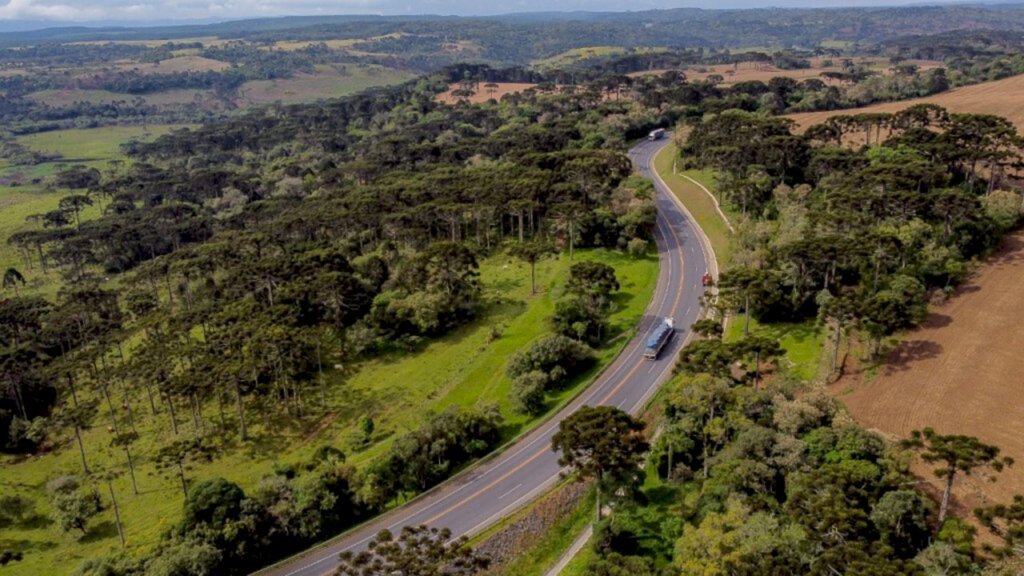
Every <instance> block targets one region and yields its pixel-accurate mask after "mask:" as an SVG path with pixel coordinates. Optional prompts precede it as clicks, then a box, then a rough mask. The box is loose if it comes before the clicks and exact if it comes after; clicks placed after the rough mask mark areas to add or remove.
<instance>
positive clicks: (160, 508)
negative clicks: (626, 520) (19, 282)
mask: <svg viewBox="0 0 1024 576" xmlns="http://www.w3.org/2000/svg"><path fill="white" fill-rule="evenodd" d="M577 254H578V259H579V260H584V259H588V260H590V259H594V260H601V261H604V262H607V263H609V264H611V265H613V266H614V267H615V268H616V271H617V275H618V277H619V280H620V283H621V285H622V291H621V293H620V294H619V295H618V296H617V297H616V299H615V302H616V306H617V308H616V310H615V312H614V313H613V315H612V317H611V326H612V330H611V332H612V333H613V334H618V336H617V337H615V338H613V341H611V342H610V343H609V344H608V345H607V346H605V347H604V348H603V349H601V350H599V351H598V356H599V359H600V362H599V366H598V367H597V368H595V369H594V370H592V371H591V372H590V373H589V374H588V375H586V376H584V377H581V378H579V379H577V380H576V381H575V382H574V383H573V385H572V386H570V387H569V388H567V389H566V390H564V391H563V392H561V393H560V394H558V395H556V396H554V397H552V398H550V400H549V407H550V408H552V409H553V408H554V407H556V406H558V405H559V404H561V403H563V402H565V401H567V399H569V398H570V397H571V396H573V395H574V394H576V393H578V392H579V391H580V390H581V389H582V388H583V387H584V386H585V385H586V383H587V382H588V381H589V378H590V377H591V376H592V375H593V374H594V373H595V372H596V371H597V370H598V369H599V368H600V366H604V365H606V364H607V363H608V362H609V361H610V360H612V359H613V358H614V357H615V356H616V354H617V352H618V350H619V349H620V348H621V346H622V344H624V343H625V342H626V336H627V335H628V334H630V333H632V330H633V327H634V326H635V324H636V323H637V322H638V321H639V319H640V318H641V317H642V315H643V311H644V309H645V308H646V305H647V303H648V301H649V300H650V298H651V295H652V294H653V290H654V286H655V283H656V278H657V270H658V265H657V259H656V258H655V257H654V256H653V255H652V256H648V257H647V258H644V259H639V260H637V259H633V258H630V257H628V256H626V255H623V254H621V253H618V252H611V251H604V250H592V251H579V252H577ZM569 265H570V263H569V261H568V258H567V257H565V256H562V257H561V258H558V259H550V260H547V261H544V262H542V263H540V264H539V265H538V266H537V278H538V287H539V288H540V290H539V293H538V294H537V295H531V294H530V287H529V268H528V267H527V265H525V264H523V263H521V262H519V261H516V260H512V259H510V258H508V257H507V256H497V257H492V258H490V259H488V260H486V261H484V262H483V263H482V266H481V279H482V282H483V283H484V286H485V291H486V293H487V295H488V299H489V300H490V301H492V303H491V304H489V305H487V306H486V308H485V310H484V312H483V314H482V315H481V317H480V318H479V319H478V320H477V321H475V322H473V323H471V324H470V325H468V326H465V327H463V328H461V329H459V330H456V331H455V332H453V333H451V334H449V335H447V336H445V337H443V338H440V339H437V340H436V341H433V342H431V343H430V344H428V345H426V346H425V347H424V348H423V349H422V350H419V351H417V352H415V353H405V354H399V353H395V354H392V355H388V356H385V357H382V358H378V359H374V360H371V361H367V362H364V363H362V364H360V365H358V366H355V367H354V368H353V370H351V372H352V375H351V376H350V377H347V378H344V377H342V376H340V375H339V374H336V373H332V374H330V377H329V394H328V407H327V409H326V410H325V409H321V408H319V407H317V408H313V409H311V410H312V414H311V415H310V416H307V418H306V419H305V420H304V421H303V422H302V423H301V424H299V425H295V424H291V423H284V422H282V421H281V420H279V419H278V418H276V417H275V418H271V419H270V420H269V421H264V420H263V419H260V418H258V417H257V415H256V411H255V410H252V409H251V410H250V414H249V420H250V421H249V422H248V424H249V426H250V433H251V434H252V436H253V440H252V441H251V442H248V443H246V444H245V445H243V446H237V445H233V446H229V447H228V449H227V451H226V453H225V455H224V456H223V457H221V458H219V459H217V460H214V461H213V462H212V463H206V464H202V465H197V466H196V467H195V468H194V469H193V470H190V471H189V472H188V475H189V477H190V478H192V479H198V478H209V477H215V476H222V477H225V478H227V479H229V480H231V481H234V482H237V483H238V484H240V485H241V486H242V487H243V488H244V489H247V490H249V489H252V488H253V487H254V486H255V485H256V484H257V482H258V481H259V480H260V478H261V477H263V476H265V475H267V474H269V473H271V471H272V469H273V466H274V464H275V463H279V462H283V463H297V462H299V461H301V460H303V459H305V458H307V457H308V456H309V454H310V453H311V452H312V451H313V450H315V449H316V448H317V447H319V446H322V445H324V444H332V445H335V446H337V447H339V448H342V449H343V450H345V451H346V452H347V453H349V454H350V455H351V458H350V461H351V462H353V463H355V464H356V465H357V466H358V465H360V464H365V463H366V462H368V461H369V460H370V459H371V458H373V457H374V456H376V455H379V454H380V453H382V452H383V451H384V450H385V449H386V448H387V446H388V444H389V443H390V442H391V441H392V440H393V439H394V438H395V437H397V435H399V434H401V433H402V432H404V431H405V430H407V429H409V428H412V427H415V426H417V425H418V424H419V423H421V422H422V421H423V420H424V419H425V417H426V416H427V414H428V413H429V412H431V411H440V410H443V409H444V408H445V407H447V406H449V405H460V406H474V405H482V404H486V403H491V402H496V403H498V404H499V405H501V406H502V411H503V412H504V413H505V414H506V416H507V426H506V427H505V429H504V433H505V436H506V437H507V438H511V437H513V436H514V435H516V434H517V433H519V432H521V431H523V430H525V429H526V428H527V427H528V426H529V425H531V424H533V423H534V422H536V420H528V419H527V418H524V417H522V416H517V415H515V414H513V413H512V411H511V410H510V408H509V400H508V398H507V396H508V391H509V387H510V384H509V382H508V379H507V378H506V377H505V375H504V368H505V364H506V363H507V361H508V358H509V356H510V355H511V354H512V353H513V352H515V351H517V350H520V349H522V348H524V347H526V346H527V345H529V343H530V342H532V341H533V340H535V339H537V338H540V337H542V336H544V335H546V334H547V333H548V332H549V328H548V324H547V319H548V317H549V316H550V315H551V313H552V311H553V309H554V302H555V300H556V298H557V297H558V295H559V294H560V291H561V286H562V285H563V283H564V282H565V280H566V279H567V277H568V268H569ZM499 295H500V296H501V298H500V301H498V296H499ZM492 327H497V328H498V331H499V332H500V336H499V337H497V338H496V339H494V338H493V337H492ZM310 395H311V396H312V393H310ZM114 396H115V398H117V399H118V401H120V392H119V391H117V392H115V393H114ZM132 405H133V408H134V414H135V417H136V425H137V427H138V429H139V432H140V435H141V436H142V439H141V440H140V442H139V443H138V444H137V445H136V447H135V452H136V453H137V454H136V459H137V470H138V472H139V475H138V478H139V487H140V490H141V492H142V493H141V494H139V495H138V496H134V495H132V494H131V490H130V482H129V480H128V479H127V478H126V477H121V478H120V479H118V480H117V481H116V483H115V489H116V490H117V493H118V494H119V495H120V497H119V504H120V506H121V515H122V519H123V521H124V524H125V529H126V536H127V540H128V549H129V552H130V553H132V554H142V553H145V552H147V551H149V550H151V549H152V547H153V546H154V545H155V544H156V543H157V542H158V540H159V537H160V534H161V533H162V532H163V531H164V530H166V529H167V528H169V527H170V526H172V525H174V524H175V523H176V522H177V520H178V517H179V515H180V510H181V503H182V495H181V492H180V488H179V487H178V485H177V483H176V481H175V480H174V478H168V477H163V476H160V475H158V474H157V473H156V472H155V469H154V467H153V465H152V463H151V462H150V461H149V458H150V457H151V455H152V454H153V452H154V451H155V450H156V448H157V447H158V446H159V445H161V444H162V443H164V442H166V441H168V440H170V438H171V437H172V436H171V432H170V427H169V420H168V416H167V414H166V410H163V411H162V412H161V413H159V414H158V415H156V416H151V415H150V414H149V408H148V405H147V403H146V402H145V398H144V394H143V393H141V392H139V393H138V394H137V395H136V396H134V397H133V403H132ZM119 411H120V410H119ZM183 412H187V411H186V410H184V409H183ZM363 414H370V415H372V417H373V418H374V420H375V422H376V427H377V431H376V432H375V433H374V437H373V439H372V441H371V446H370V447H369V448H368V449H366V450H365V451H362V452H357V451H356V444H357V443H356V442H355V441H353V437H354V436H355V432H356V423H357V421H358V419H359V417H360V416H362V415H363ZM125 416H126V415H125V414H124V413H121V414H119V417H120V419H121V420H122V422H123V420H124V418H125ZM204 417H205V419H206V421H207V425H211V426H212V425H213V424H214V423H215V422H217V420H218V416H217V408H216V405H215V403H214V402H213V401H211V402H210V403H208V405H207V406H206V407H205V410H204ZM180 419H181V421H182V422H181V433H182V434H186V435H190V434H192V433H193V426H192V423H191V420H189V419H188V416H187V415H181V416H180ZM233 423H234V421H233V420H230V419H229V422H228V425H229V426H232V424H233ZM108 424H109V416H108V413H107V410H106V408H105V407H104V408H101V411H100V414H99V415H98V416H97V418H96V421H95V423H94V427H93V428H92V429H91V430H89V431H88V432H86V433H85V435H84V440H85V444H86V450H87V453H88V455H89V459H90V465H91V466H92V467H94V468H96V469H112V470H124V469H125V468H126V466H125V461H124V457H123V453H120V452H116V451H113V450H112V449H111V448H109V446H108V443H109V439H110V433H109V432H108V430H107V426H108ZM0 466H3V474H2V477H0V486H2V489H3V491H4V493H15V494H21V495H25V496H28V497H30V498H31V499H32V500H33V501H35V503H36V504H35V505H36V512H37V513H39V514H41V515H43V516H45V515H47V514H48V504H47V502H46V499H45V497H44V490H45V484H46V482H47V481H48V480H49V479H51V478H53V477H54V476H57V475H60V474H79V473H80V472H81V464H80V461H79V456H78V452H77V449H76V447H75V446H74V444H72V443H71V439H70V437H68V436H67V435H65V436H64V438H63V440H62V443H61V444H60V445H59V446H58V447H57V448H56V449H55V450H54V451H53V452H51V453H48V454H44V455H41V456H36V457H30V458H26V459H21V460H16V459H13V458H10V457H6V458H4V459H3V460H0ZM109 516H110V514H109V512H107V513H104V514H103V515H102V516H101V518H100V519H98V520H96V521H94V525H95V528H94V529H93V530H91V531H90V533H89V534H88V535H86V536H85V537H83V538H77V537H76V536H75V535H63V534H61V533H60V531H59V529H58V528H57V527H55V526H53V525H50V524H49V523H48V522H45V521H41V522H38V523H37V524H36V525H34V526H32V527H27V528H26V527H22V528H18V529H14V528H10V527H9V528H2V529H0V546H2V547H4V548H13V549H17V550H22V551H24V553H25V559H24V560H23V561H22V562H20V563H18V564H16V565H15V567H8V568H6V569H0V574H7V573H11V574H13V573H17V574H28V575H37V574H38V575H42V574H47V575H48V574H70V573H72V572H74V570H75V569H76V568H77V566H79V564H80V563H81V562H82V561H83V560H84V559H87V558H95V557H98V556H102V555H104V554H107V553H109V552H114V551H116V550H117V548H118V539H117V534H116V532H115V531H114V526H113V525H112V524H111V523H110V522H109V520H111V519H110V518H108V517H109Z"/></svg>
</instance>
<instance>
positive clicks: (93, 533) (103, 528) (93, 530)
mask: <svg viewBox="0 0 1024 576" xmlns="http://www.w3.org/2000/svg"><path fill="white" fill-rule="evenodd" d="M114 536H117V526H116V525H115V524H114V523H113V522H111V521H110V520H104V521H103V522H100V523H99V524H96V525H94V526H91V527H90V528H89V531H88V532H86V533H85V535H84V536H82V537H81V538H79V539H78V541H79V542H81V543H83V544H88V543H90V542H98V541H100V540H106V539H107V538H112V537H114Z"/></svg>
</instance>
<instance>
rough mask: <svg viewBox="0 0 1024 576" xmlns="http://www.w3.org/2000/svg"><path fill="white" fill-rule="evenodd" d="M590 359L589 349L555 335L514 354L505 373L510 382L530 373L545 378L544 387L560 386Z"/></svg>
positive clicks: (580, 369) (564, 337)
mask: <svg viewBox="0 0 1024 576" xmlns="http://www.w3.org/2000/svg"><path fill="white" fill-rule="evenodd" d="M589 360H591V356H590V350H589V349H588V348H587V347H586V346H584V345H583V344H581V343H579V342H577V341H575V340H573V339H572V338H568V337H566V336H563V335H561V334H555V335H552V336H548V337H547V338H543V339H541V340H538V341H536V342H534V343H533V345H532V346H530V347H529V348H528V349H526V350H525V351H522V352H517V353H516V354H515V355H514V356H512V359H511V360H510V361H509V364H508V368H507V370H506V374H508V377H509V378H511V379H512V380H513V381H514V380H516V379H518V378H519V377H521V376H523V375H525V374H529V373H530V372H540V373H542V374H545V375H547V376H548V382H547V385H546V388H548V389H550V388H553V387H557V386H560V385H562V384H564V383H565V382H564V381H565V380H566V379H568V378H570V377H572V376H575V375H576V374H579V373H580V372H581V371H582V370H583V369H584V368H585V367H586V365H587V364H588V362H589Z"/></svg>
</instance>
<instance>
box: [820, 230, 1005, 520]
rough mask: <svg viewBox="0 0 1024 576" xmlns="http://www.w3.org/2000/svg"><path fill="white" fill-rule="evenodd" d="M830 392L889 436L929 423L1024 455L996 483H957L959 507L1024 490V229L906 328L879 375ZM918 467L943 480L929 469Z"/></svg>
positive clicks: (852, 379) (854, 378) (848, 380)
mask: <svg viewBox="0 0 1024 576" xmlns="http://www.w3.org/2000/svg"><path fill="white" fill-rule="evenodd" d="M832 390H833V392H834V393H835V394H836V396H837V397H838V398H839V399H840V400H841V401H842V402H843V403H844V404H845V405H846V407H847V408H848V409H849V411H850V413H851V415H852V416H853V417H854V418H855V419H856V420H857V421H858V422H860V423H861V424H863V425H865V426H867V427H868V428H874V429H877V430H878V431H880V432H882V433H883V434H885V435H887V436H890V437H893V438H896V437H905V436H907V435H908V433H909V432H910V431H911V430H914V429H920V428H924V427H926V426H931V427H932V428H935V429H936V431H938V432H940V433H945V434H952V433H957V434H969V435H972V436H977V437H978V438H980V439H981V440H983V441H985V442H987V443H990V444H994V445H996V446H999V447H1000V448H1002V450H1003V453H1004V454H1005V455H1008V456H1012V457H1013V458H1015V459H1016V460H1017V462H1018V465H1017V466H1015V467H1012V468H1010V469H1008V470H1007V471H1004V472H1003V473H1002V474H1000V475H999V476H998V477H997V478H998V480H997V481H996V482H995V483H990V482H986V481H985V478H983V477H971V478H966V479H963V480H962V481H960V482H958V486H957V489H956V491H955V496H956V502H955V504H956V505H957V508H958V509H959V510H960V511H961V512H967V513H970V511H971V510H972V509H973V508H974V507H976V506H978V505H981V504H983V503H986V502H988V503H991V502H1009V501H1010V500H1011V499H1012V495H1013V494H1017V493H1024V233H1019V234H1017V235H1015V236H1012V237H1011V238H1009V239H1008V240H1007V241H1006V243H1005V246H1004V247H1003V248H1002V249H1001V250H1000V251H999V252H998V253H997V254H996V255H995V256H994V257H993V258H992V259H991V260H990V261H989V262H988V263H986V264H985V265H984V266H983V267H982V268H981V269H980V270H979V271H978V272H977V273H976V274H975V275H974V276H973V277H972V278H971V279H970V280H969V281H968V282H967V283H966V285H965V286H963V287H962V288H961V289H960V290H959V291H958V293H957V294H956V295H955V296H954V297H953V298H952V299H950V300H949V301H948V302H947V303H945V304H943V305H941V306H938V307H936V308H935V309H934V310H933V312H932V314H931V315H930V317H929V318H928V320H927V322H926V323H925V325H924V326H923V327H922V328H921V329H919V330H917V331H915V332H913V333H911V334H909V335H907V336H906V337H905V338H904V340H903V342H902V343H901V344H900V345H899V346H898V348H897V349H896V350H895V351H894V352H893V354H892V356H891V358H889V361H888V362H887V363H886V364H885V365H884V366H883V367H882V369H881V372H880V373H879V374H878V375H876V376H875V377H874V378H870V379H868V378H865V377H864V376H863V375H862V374H851V375H848V376H846V377H844V378H843V379H841V380H840V381H839V382H837V383H836V384H834V385H833V387H832ZM918 468H919V471H920V473H921V475H922V476H923V477H925V478H928V479H929V480H930V481H931V482H932V483H935V484H937V481H936V480H935V478H934V476H933V475H932V474H931V470H930V469H931V467H924V466H923V465H921V466H919V467H918Z"/></svg>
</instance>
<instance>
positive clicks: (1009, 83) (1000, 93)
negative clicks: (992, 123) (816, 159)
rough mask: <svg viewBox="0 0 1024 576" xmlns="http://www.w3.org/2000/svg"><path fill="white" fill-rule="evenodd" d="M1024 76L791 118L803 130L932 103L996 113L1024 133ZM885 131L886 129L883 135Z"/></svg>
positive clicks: (959, 108) (795, 115) (983, 112)
mask: <svg viewBox="0 0 1024 576" xmlns="http://www.w3.org/2000/svg"><path fill="white" fill-rule="evenodd" d="M1021 94H1024V76H1011V77H1010V78H1004V79H1002V80H996V81H994V82H984V83H982V84H975V85H973V86H963V87H961V88H956V89H954V90H950V91H948V92H943V93H942V94H936V95H934V96H929V97H927V98H916V99H914V100H903V101H901V102H886V103H883V104H876V105H873V106H867V107H865V108H856V109H853V110H836V111H833V112H808V113H805V114H791V115H789V118H792V119H793V120H795V121H796V123H797V125H798V126H799V128H800V129H801V130H803V129H806V128H807V127H808V126H813V125H814V124H820V123H822V122H824V121H825V120H827V119H828V118H829V117H830V116H834V115H837V114H860V113H864V112H890V113H891V112H899V111H900V110H903V109H904V108H909V107H910V106H913V105H915V104H923V103H931V104H938V105H939V106H943V107H945V108H947V109H948V110H950V111H951V112H965V113H975V114H995V115H996V116H1002V117H1004V118H1006V119H1007V120H1009V121H1010V122H1013V124H1014V125H1015V126H1017V129H1018V130H1021V131H1024V99H1022V98H1021ZM884 133H885V131H884V130H883V135H884Z"/></svg>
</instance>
